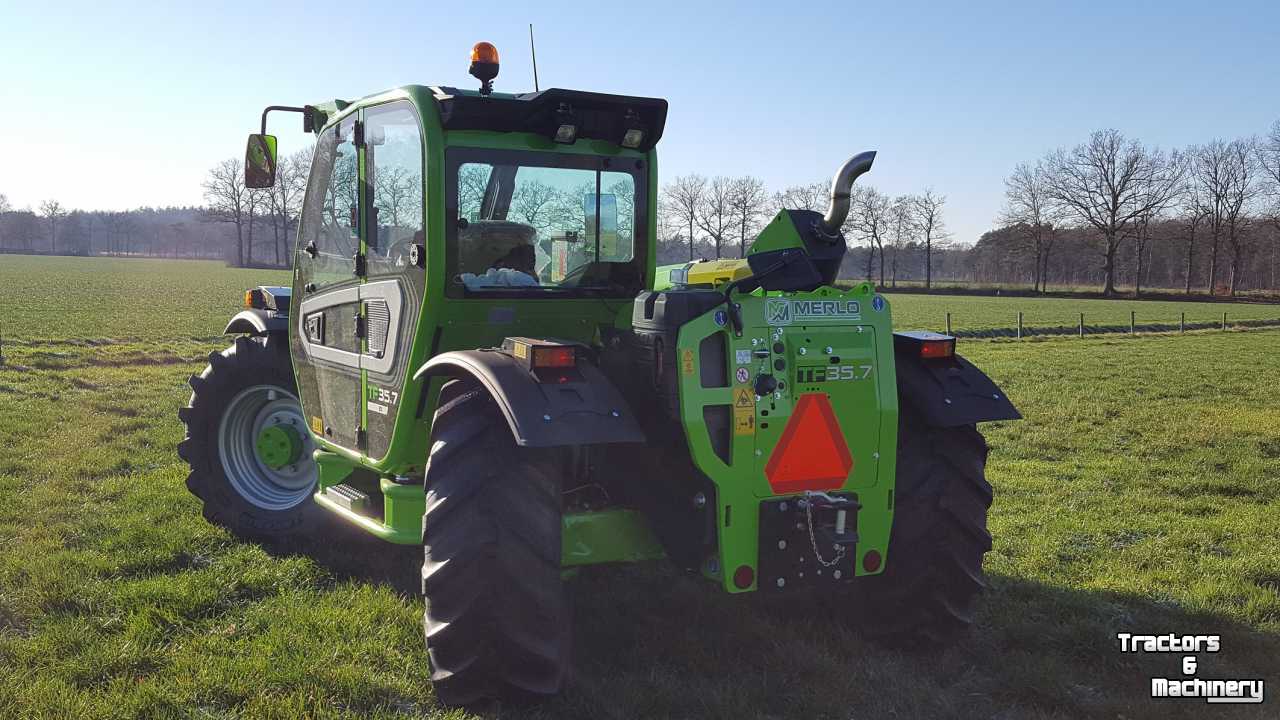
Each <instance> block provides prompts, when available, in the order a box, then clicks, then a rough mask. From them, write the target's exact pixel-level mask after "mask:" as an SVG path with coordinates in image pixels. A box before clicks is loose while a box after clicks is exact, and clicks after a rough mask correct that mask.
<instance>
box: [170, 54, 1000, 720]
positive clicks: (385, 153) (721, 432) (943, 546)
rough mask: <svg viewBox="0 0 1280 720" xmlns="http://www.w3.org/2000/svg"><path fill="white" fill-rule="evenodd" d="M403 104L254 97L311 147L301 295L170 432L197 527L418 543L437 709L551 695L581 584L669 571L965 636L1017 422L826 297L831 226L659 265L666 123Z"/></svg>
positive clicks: (606, 102) (257, 321) (939, 363)
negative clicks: (575, 572)
mask: <svg viewBox="0 0 1280 720" xmlns="http://www.w3.org/2000/svg"><path fill="white" fill-rule="evenodd" d="M497 70H498V56H497V51H496V50H495V49H494V48H493V47H492V46H491V45H489V44H487V43H480V44H477V45H476V47H475V49H474V50H473V52H472V63H471V74H472V75H474V76H475V77H476V78H477V79H479V80H480V81H481V86H480V88H479V89H477V90H461V89H457V88H452V87H439V86H419V85H411V86H406V87H401V88H398V89H395V90H391V91H388V92H384V93H380V94H377V95H372V96H369V97H366V98H364V99H361V100H358V101H355V102H347V101H343V100H335V101H332V102H327V103H323V104H318V105H308V106H303V107H285V106H271V107H268V108H267V109H266V110H265V111H264V112H263V114H262V128H261V132H260V133H257V134H253V135H250V136H249V141H248V148H247V151H246V161H245V174H246V177H245V181H246V185H247V186H248V187H251V188H264V187H271V186H272V185H273V183H274V181H275V175H276V139H275V137H273V136H270V135H268V134H267V132H266V129H267V128H266V126H267V118H268V114H269V113H272V112H292V113H298V114H301V115H302V117H303V126H304V129H305V130H306V131H307V132H309V133H313V134H314V136H315V152H314V158H313V161H312V163H311V170H310V176H309V179H308V183H307V189H306V194H305V199H304V202H303V206H302V211H301V213H300V219H299V227H298V237H297V243H296V250H295V253H294V255H293V286H292V287H291V288H284V287H258V288H254V289H251V290H249V291H248V292H246V293H245V305H246V307H245V309H244V310H243V311H242V312H240V313H239V314H237V315H235V317H233V318H232V319H231V321H230V323H229V324H228V325H227V328H226V332H227V333H228V334H231V335H235V336H236V338H235V342H234V343H233V344H232V345H231V346H230V347H228V348H226V349H225V350H222V351H220V352H213V353H211V354H210V356H209V363H208V366H207V367H206V368H205V369H204V371H203V372H201V373H200V374H199V375H196V376H194V377H192V378H191V383H190V384H191V387H192V391H193V392H192V395H191V401H190V403H189V405H188V407H185V408H183V409H181V410H180V411H179V417H180V419H181V420H182V421H183V422H184V423H186V429H187V434H186V439H185V440H183V441H182V442H181V444H180V445H179V446H178V452H179V454H180V455H181V456H182V457H183V458H184V459H185V460H186V461H187V462H188V463H189V464H190V466H191V472H190V476H189V477H188V479H187V486H188V487H189V488H190V490H191V492H192V493H194V494H195V495H196V496H197V497H198V498H199V499H200V500H201V501H202V502H203V507H204V515H205V517H206V518H207V519H208V520H209V521H211V522H214V523H218V524H220V525H223V526H225V527H227V528H228V529H230V530H231V531H232V532H234V533H236V534H237V535H240V536H242V537H246V538H254V539H262V540H279V539H284V538H289V537H295V536H299V535H305V534H307V533H308V532H312V531H316V530H318V527H319V523H320V522H321V521H322V520H328V519H329V517H330V516H331V515H336V516H337V517H339V518H342V519H343V520H346V521H348V522H349V523H351V524H353V525H355V526H357V527H359V528H362V529H364V530H366V531H368V532H369V533H372V534H373V535H375V536H377V537H378V538H381V539H383V540H385V541H387V542H391V543H398V544H421V546H422V548H423V564H422V593H423V596H424V598H425V613H424V615H425V616H424V629H425V636H426V648H427V652H428V656H429V659H430V671H431V679H432V681H433V684H434V686H435V689H436V693H437V696H438V697H439V698H440V700H441V701H442V702H444V703H446V704H451V705H460V704H468V703H471V702H474V701H476V700H479V699H482V698H487V697H497V696H506V695H511V694H516V695H522V696H528V695H533V696H538V695H549V694H554V693H557V692H559V691H560V690H561V689H562V688H563V685H564V682H565V678H566V676H567V673H568V662H569V661H568V658H569V647H570V628H571V618H570V613H569V604H568V602H567V598H566V592H565V589H564V582H565V580H564V579H565V577H566V576H567V575H568V574H570V572H571V571H572V569H573V568H576V567H580V566H583V565H591V564H599V563H617V562H634V561H645V560H657V559H666V560H668V561H670V562H673V563H675V564H676V565H677V566H679V567H680V568H683V569H685V570H687V571H688V572H690V573H694V574H697V575H700V576H702V577H704V578H706V580H707V581H708V582H709V583H711V584H714V585H718V586H719V587H721V588H722V589H723V590H724V591H726V592H729V593H745V592H753V591H759V592H767V593H791V592H801V591H808V592H812V593H818V594H819V595H821V596H823V597H825V598H827V599H829V600H831V601H832V602H831V604H830V607H831V608H833V610H832V612H833V613H834V614H835V615H837V616H839V617H841V618H842V619H844V620H845V621H847V622H849V623H852V624H855V625H857V626H860V627H862V628H864V629H865V630H866V631H867V632H868V633H871V634H875V635H883V636H886V637H888V638H890V639H893V640H898V641H902V642H911V643H918V642H940V641H946V640H948V639H949V638H951V637H953V636H954V635H955V634H956V633H957V632H959V631H961V630H964V629H965V628H966V627H967V626H968V625H970V624H971V622H972V610H973V606H974V602H975V599H976V597H977V596H978V594H979V592H980V591H981V590H982V588H983V587H984V584H985V583H984V576H983V572H982V561H983V555H984V554H985V553H986V552H987V551H988V550H989V549H990V547H991V536H990V535H989V534H988V532H987V510H988V508H989V507H990V505H991V500H992V489H991V486H990V484H988V482H987V480H986V479H985V474H984V473H985V465H986V459H987V445H986V443H985V441H984V440H983V437H982V435H980V434H979V432H978V431H977V429H976V424H977V423H979V422H984V421H991V420H1007V419H1016V418H1018V417H1019V415H1018V412H1017V410H1016V409H1015V408H1014V406H1013V405H1012V404H1011V403H1010V401H1009V399H1008V398H1006V397H1005V395H1004V393H1003V392H1002V391H1001V390H1000V389H999V388H998V387H997V386H996V385H995V384H994V383H993V382H992V381H991V380H990V379H988V378H987V376H986V375H985V374H983V373H982V372H981V371H980V370H978V369H977V368H976V367H974V366H973V365H972V364H970V363H969V362H967V361H966V360H964V359H963V358H962V357H961V356H960V355H958V354H956V343H955V338H953V337H949V336H944V335H938V334H933V333H925V332H905V333H894V332H893V330H892V324H891V321H890V307H889V301H888V300H887V299H886V298H885V297H884V296H882V295H880V294H878V293H877V292H876V290H875V288H874V287H873V286H872V285H870V284H865V283H864V284H859V285H855V286H853V287H850V288H841V287H837V286H836V282H835V281H836V277H837V273H838V272H839V269H840V264H841V261H842V259H843V258H844V255H845V250H846V246H845V239H844V237H843V235H842V234H841V226H842V224H843V223H844V220H845V218H846V216H847V214H848V211H849V203H850V194H851V189H852V186H853V183H854V181H855V180H856V179H857V177H858V176H859V175H861V174H862V173H864V172H866V171H867V170H869V169H870V168H871V165H872V162H873V160H874V153H863V154H860V155H857V156H855V157H853V158H851V159H850V160H849V161H848V162H846V163H845V164H844V165H843V166H842V167H841V168H840V170H839V172H837V174H836V175H835V178H834V180H833V181H832V187H831V198H830V206H829V208H828V209H827V211H826V212H825V214H820V213H818V212H812V211H807V210H787V209H784V210H782V211H780V212H779V213H778V214H777V216H776V217H774V218H773V219H772V220H771V221H770V222H769V223H768V224H767V225H766V226H765V227H764V229H763V230H762V231H761V232H760V234H759V237H758V238H757V239H756V240H755V242H754V243H753V244H752V245H751V246H750V248H749V251H748V252H747V254H746V257H745V258H743V259H741V260H721V261H714V262H691V263H687V264H683V265H678V266H673V267H665V268H657V267H655V262H654V259H655V247H656V225H657V215H656V206H657V196H658V176H657V171H656V166H657V156H656V152H655V149H654V148H655V145H656V144H657V142H658V140H659V138H660V137H661V136H662V131H663V125H664V123H665V119H666V113H667V103H666V101H664V100H660V99H653V98H644V97H628V96H619V95H607V94H601V93H593V92H582V91H575V90H562V89H549V90H543V91H537V92H532V93H525V94H504V93H499V92H495V91H493V89H492V81H493V79H494V77H495V76H496V75H497Z"/></svg>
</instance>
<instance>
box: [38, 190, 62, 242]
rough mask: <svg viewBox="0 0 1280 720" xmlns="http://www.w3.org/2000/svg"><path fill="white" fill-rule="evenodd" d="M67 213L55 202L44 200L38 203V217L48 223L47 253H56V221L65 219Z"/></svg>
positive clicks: (60, 204)
mask: <svg viewBox="0 0 1280 720" xmlns="http://www.w3.org/2000/svg"><path fill="white" fill-rule="evenodd" d="M66 214H67V211H66V210H64V209H63V207H62V203H59V202H58V201H57V200H45V201H44V202H42V203H40V216H41V217H43V218H44V219H45V221H46V222H48V223H49V252H51V253H56V252H58V221H59V220H61V219H62V218H64V217H66Z"/></svg>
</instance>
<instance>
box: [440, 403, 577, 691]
mask: <svg viewBox="0 0 1280 720" xmlns="http://www.w3.org/2000/svg"><path fill="white" fill-rule="evenodd" d="M449 389H450V390H451V391H454V392H450V393H447V395H448V396H449V397H451V398H452V399H450V400H449V401H448V402H447V403H446V404H444V405H442V406H441V408H440V409H439V410H438V411H437V412H436V415H435V419H434V420H433V424H432V429H431V439H432V443H431V454H430V457H429V458H428V460H427V467H426V473H425V474H426V477H425V484H426V494H427V496H426V514H425V515H424V517H423V520H422V526H423V531H422V543H423V551H424V552H423V565H422V594H423V596H424V598H425V600H426V603H425V604H426V609H425V612H424V615H423V628H424V632H425V636H426V644H427V652H428V654H429V656H430V658H431V667H432V673H431V680H432V683H433V685H434V687H435V691H436V697H437V698H438V699H439V700H440V702H442V703H444V704H445V705H452V706H458V705H469V704H472V703H475V702H477V701H479V700H482V699H487V698H511V697H515V698H519V699H529V698H531V697H534V698H536V697H539V696H548V695H554V694H556V693H558V692H560V690H561V689H562V688H563V687H564V683H565V678H566V676H567V674H568V669H569V649H570V610H569V604H568V599H567V597H566V594H565V592H564V583H563V580H562V579H561V575H560V570H561V568H560V555H561V548H560V534H561V523H562V520H561V483H562V479H561V478H562V475H563V472H564V468H565V463H564V459H563V455H562V451H559V450H554V449H537V448H521V447H518V446H517V445H516V444H515V442H514V440H513V439H512V436H511V431H510V429H509V428H508V426H507V423H506V422H505V420H504V419H503V418H502V416H501V415H500V413H499V411H498V409H497V406H496V405H495V404H494V402H493V400H492V399H491V398H490V397H489V395H488V394H487V393H485V392H483V391H481V390H479V389H474V388H472V389H466V390H465V391H463V392H460V393H459V392H456V391H457V390H458V389H459V388H458V387H457V386H454V387H453V388H449Z"/></svg>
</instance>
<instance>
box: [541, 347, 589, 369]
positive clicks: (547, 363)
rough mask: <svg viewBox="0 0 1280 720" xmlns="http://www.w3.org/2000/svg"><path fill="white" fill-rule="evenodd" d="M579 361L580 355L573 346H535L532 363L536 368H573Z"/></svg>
mask: <svg viewBox="0 0 1280 720" xmlns="http://www.w3.org/2000/svg"><path fill="white" fill-rule="evenodd" d="M577 361H578V355H577V353H576V352H575V351H574V349H573V348H572V347H566V346H559V347H556V346H542V347H537V346H535V347H534V348H533V361H532V363H531V364H532V365H533V367H535V368H571V367H574V366H575V365H576V364H577Z"/></svg>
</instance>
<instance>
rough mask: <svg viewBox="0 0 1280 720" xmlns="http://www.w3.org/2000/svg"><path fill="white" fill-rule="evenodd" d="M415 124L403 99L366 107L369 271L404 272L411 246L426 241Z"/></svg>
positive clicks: (420, 157) (411, 111)
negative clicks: (369, 207) (367, 108)
mask: <svg viewBox="0 0 1280 720" xmlns="http://www.w3.org/2000/svg"><path fill="white" fill-rule="evenodd" d="M418 126H419V124H418V118H417V115H416V113H415V112H414V110H413V106H412V105H410V104H409V103H407V102H395V103H388V104H387V105H380V106H378V107H375V108H370V109H369V110H367V111H365V127H366V131H365V173H366V177H367V181H368V182H369V186H370V190H371V193H370V200H371V201H372V217H371V219H370V227H371V228H372V230H371V232H370V233H369V240H368V245H369V255H368V262H369V274H370V275H385V274H391V273H397V272H402V271H403V270H404V268H405V267H406V266H407V265H409V264H410V263H411V262H412V261H411V260H410V252H411V250H412V247H413V246H414V245H425V238H424V234H423V219H424V218H423V212H424V211H423V202H422V191H423V188H422V136H421V134H420V132H419V129H418Z"/></svg>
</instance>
